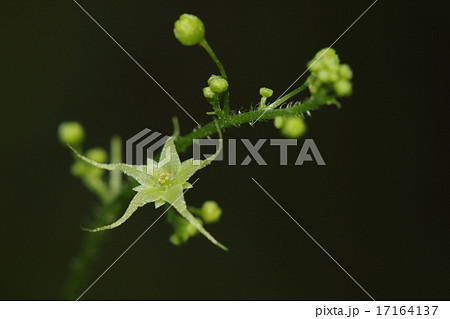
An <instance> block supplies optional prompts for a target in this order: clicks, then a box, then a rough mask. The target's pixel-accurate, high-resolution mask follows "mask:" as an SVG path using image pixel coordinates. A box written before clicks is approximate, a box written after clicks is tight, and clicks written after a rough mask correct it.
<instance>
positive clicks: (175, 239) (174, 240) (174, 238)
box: [169, 234, 183, 246]
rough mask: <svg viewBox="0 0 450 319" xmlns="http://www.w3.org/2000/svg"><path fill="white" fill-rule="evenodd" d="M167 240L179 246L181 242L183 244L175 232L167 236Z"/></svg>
mask: <svg viewBox="0 0 450 319" xmlns="http://www.w3.org/2000/svg"><path fill="white" fill-rule="evenodd" d="M169 241H170V242H171V243H172V244H173V245H175V246H180V245H181V244H183V242H182V241H181V238H180V237H179V236H178V235H177V234H172V235H171V236H170V237H169Z"/></svg>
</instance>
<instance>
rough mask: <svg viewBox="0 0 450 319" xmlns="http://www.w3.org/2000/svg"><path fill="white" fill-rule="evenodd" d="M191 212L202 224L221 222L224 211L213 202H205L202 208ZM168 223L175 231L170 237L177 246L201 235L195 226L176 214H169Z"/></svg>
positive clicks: (191, 208)
mask: <svg viewBox="0 0 450 319" xmlns="http://www.w3.org/2000/svg"><path fill="white" fill-rule="evenodd" d="M189 210H190V211H191V212H192V213H193V214H194V215H196V216H197V217H196V219H197V220H198V221H199V222H200V223H201V224H203V223H205V224H213V223H216V222H218V221H219V219H220V216H222V209H221V208H220V207H219V205H218V204H217V203H216V202H215V201H212V200H208V201H206V202H204V203H203V205H202V207H201V208H194V207H190V208H189ZM167 221H168V222H169V224H171V225H172V226H173V229H174V233H173V234H172V235H171V236H170V238H169V240H170V242H171V243H172V244H174V245H176V246H179V245H181V244H184V243H186V242H187V241H188V240H189V238H191V237H193V236H195V235H197V234H198V233H199V231H198V230H197V228H195V226H193V225H192V224H191V223H189V222H188V221H187V220H186V219H184V218H183V217H181V216H180V215H179V214H177V213H175V212H169V214H168V215H167Z"/></svg>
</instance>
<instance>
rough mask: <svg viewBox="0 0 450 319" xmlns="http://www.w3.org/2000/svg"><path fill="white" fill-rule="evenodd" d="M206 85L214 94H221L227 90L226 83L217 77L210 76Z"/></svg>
mask: <svg viewBox="0 0 450 319" xmlns="http://www.w3.org/2000/svg"><path fill="white" fill-rule="evenodd" d="M208 84H209V87H210V88H211V90H213V91H214V92H216V93H223V92H225V91H226V90H228V81H227V80H225V79H224V78H223V77H221V76H219V75H211V76H210V77H209V79H208Z"/></svg>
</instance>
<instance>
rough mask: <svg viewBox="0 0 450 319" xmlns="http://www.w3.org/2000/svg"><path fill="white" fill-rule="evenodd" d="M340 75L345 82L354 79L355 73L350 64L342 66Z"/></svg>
mask: <svg viewBox="0 0 450 319" xmlns="http://www.w3.org/2000/svg"><path fill="white" fill-rule="evenodd" d="M339 75H340V76H341V77H342V78H343V79H345V80H350V79H351V78H352V77H353V72H352V69H350V66H349V65H348V64H342V65H341V66H340V68H339Z"/></svg>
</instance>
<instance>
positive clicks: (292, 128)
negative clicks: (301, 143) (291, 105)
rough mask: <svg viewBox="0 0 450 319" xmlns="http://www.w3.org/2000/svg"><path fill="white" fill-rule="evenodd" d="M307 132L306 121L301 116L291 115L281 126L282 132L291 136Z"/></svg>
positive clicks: (295, 136)
mask: <svg viewBox="0 0 450 319" xmlns="http://www.w3.org/2000/svg"><path fill="white" fill-rule="evenodd" d="M305 132H306V124H305V121H304V120H303V119H302V118H300V117H297V116H296V117H289V118H286V119H285V123H284V125H283V127H282V128H281V133H282V134H283V135H284V136H286V137H289V138H298V137H300V136H302V135H303V134H304V133H305Z"/></svg>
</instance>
